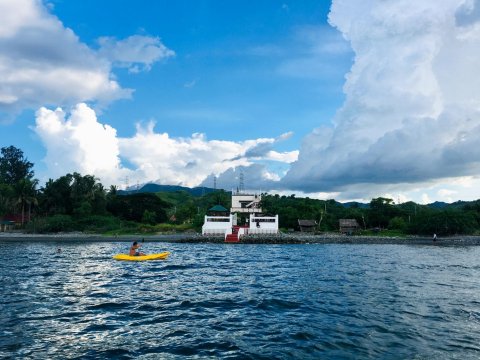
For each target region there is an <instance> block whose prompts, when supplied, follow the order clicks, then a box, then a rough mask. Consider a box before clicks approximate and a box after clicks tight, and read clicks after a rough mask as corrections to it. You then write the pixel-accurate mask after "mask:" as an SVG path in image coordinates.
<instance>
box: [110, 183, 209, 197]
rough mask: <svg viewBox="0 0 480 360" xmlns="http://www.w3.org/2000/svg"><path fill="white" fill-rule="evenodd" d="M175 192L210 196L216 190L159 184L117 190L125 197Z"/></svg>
mask: <svg viewBox="0 0 480 360" xmlns="http://www.w3.org/2000/svg"><path fill="white" fill-rule="evenodd" d="M176 191H185V192H187V193H188V194H190V195H192V196H203V195H206V194H210V193H212V192H214V191H216V190H215V189H212V188H208V187H203V186H202V187H194V188H189V187H185V186H179V185H160V184H153V183H148V184H145V185H142V186H140V187H139V188H138V189H137V188H133V187H130V188H129V189H127V190H118V194H119V195H127V194H135V193H159V192H166V193H170V192H176Z"/></svg>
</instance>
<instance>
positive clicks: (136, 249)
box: [128, 241, 145, 256]
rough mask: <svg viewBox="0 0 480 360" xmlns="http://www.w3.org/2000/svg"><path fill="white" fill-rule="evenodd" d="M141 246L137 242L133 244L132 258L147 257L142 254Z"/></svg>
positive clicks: (131, 248)
mask: <svg viewBox="0 0 480 360" xmlns="http://www.w3.org/2000/svg"><path fill="white" fill-rule="evenodd" d="M139 249H140V245H138V243H137V242H136V241H134V242H133V244H132V246H131V247H130V253H129V254H128V255H130V256H145V254H144V253H142V252H140V250H139Z"/></svg>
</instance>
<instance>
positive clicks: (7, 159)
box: [0, 146, 34, 186]
mask: <svg viewBox="0 0 480 360" xmlns="http://www.w3.org/2000/svg"><path fill="white" fill-rule="evenodd" d="M0 152H1V156H0V183H1V184H7V185H12V186H13V185H15V184H17V183H18V182H20V181H21V180H23V179H27V180H32V179H33V176H34V172H33V170H32V168H33V163H31V162H30V161H28V160H27V159H26V158H24V156H23V151H22V150H20V149H17V148H16V147H14V146H9V147H3V148H2V149H1V150H0Z"/></svg>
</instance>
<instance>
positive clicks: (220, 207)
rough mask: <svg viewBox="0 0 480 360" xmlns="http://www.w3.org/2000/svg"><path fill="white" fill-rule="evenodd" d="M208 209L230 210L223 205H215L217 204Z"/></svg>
mask: <svg viewBox="0 0 480 360" xmlns="http://www.w3.org/2000/svg"><path fill="white" fill-rule="evenodd" d="M208 211H218V212H225V211H228V210H227V209H225V208H224V207H223V206H222V205H215V206H213V207H211V208H210V209H208Z"/></svg>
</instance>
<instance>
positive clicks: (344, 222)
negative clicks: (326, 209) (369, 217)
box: [338, 219, 358, 226]
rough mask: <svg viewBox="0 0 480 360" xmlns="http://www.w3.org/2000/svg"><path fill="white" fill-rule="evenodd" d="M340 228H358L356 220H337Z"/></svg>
mask: <svg viewBox="0 0 480 360" xmlns="http://www.w3.org/2000/svg"><path fill="white" fill-rule="evenodd" d="M338 222H339V223H340V226H358V223H357V220H356V219H339V220H338Z"/></svg>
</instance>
